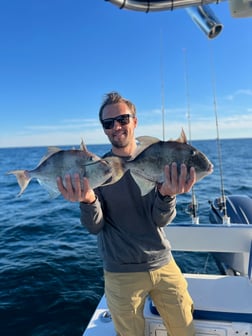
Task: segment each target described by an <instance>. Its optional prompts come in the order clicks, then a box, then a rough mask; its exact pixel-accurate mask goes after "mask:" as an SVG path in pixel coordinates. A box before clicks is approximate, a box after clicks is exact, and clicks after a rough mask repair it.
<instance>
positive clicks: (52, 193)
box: [37, 179, 60, 198]
mask: <svg viewBox="0 0 252 336" xmlns="http://www.w3.org/2000/svg"><path fill="white" fill-rule="evenodd" d="M37 180H38V182H39V184H40V185H41V186H42V187H43V188H44V189H45V190H46V191H47V192H48V194H49V196H50V198H56V197H58V196H59V195H60V192H59V190H57V189H53V188H51V187H50V185H48V184H46V183H44V182H43V181H41V180H40V179H37Z"/></svg>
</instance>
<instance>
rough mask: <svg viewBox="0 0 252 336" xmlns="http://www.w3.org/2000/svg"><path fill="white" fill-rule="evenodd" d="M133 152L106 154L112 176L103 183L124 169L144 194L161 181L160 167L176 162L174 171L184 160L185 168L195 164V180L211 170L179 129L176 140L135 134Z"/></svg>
mask: <svg viewBox="0 0 252 336" xmlns="http://www.w3.org/2000/svg"><path fill="white" fill-rule="evenodd" d="M137 141H138V143H139V145H138V148H137V150H136V152H135V153H134V154H133V156H132V157H131V159H130V160H126V161H125V160H124V161H123V160H121V159H120V158H117V157H113V156H111V157H106V158H105V160H107V161H108V162H109V163H110V164H111V166H112V167H113V174H112V179H111V181H110V182H109V183H107V184H112V183H115V182H116V181H118V180H119V179H120V178H121V177H122V176H123V175H124V173H125V172H126V171H127V170H130V173H131V175H132V177H133V178H134V180H135V182H136V183H137V184H138V186H139V188H140V190H141V194H142V195H145V194H147V193H148V192H149V191H150V190H152V189H153V188H154V187H155V186H156V185H157V184H158V183H162V182H163V181H164V167H165V165H170V164H171V163H172V162H176V163H177V166H178V172H180V165H181V164H182V163H184V164H186V166H187V168H188V177H189V170H190V168H191V167H194V168H195V172H196V180H197V181H199V180H201V179H202V178H204V177H205V176H207V175H209V174H211V173H212V172H213V164H212V163H211V162H210V161H209V159H208V158H207V157H206V156H205V155H204V154H203V153H202V152H200V151H199V150H197V149H196V148H194V147H193V146H191V145H190V144H188V143H187V139H186V135H185V133H184V131H183V130H182V132H181V135H180V137H179V138H178V139H177V140H176V141H161V140H159V139H157V138H153V137H148V136H144V137H139V138H137Z"/></svg>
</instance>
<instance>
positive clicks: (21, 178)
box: [6, 170, 32, 197]
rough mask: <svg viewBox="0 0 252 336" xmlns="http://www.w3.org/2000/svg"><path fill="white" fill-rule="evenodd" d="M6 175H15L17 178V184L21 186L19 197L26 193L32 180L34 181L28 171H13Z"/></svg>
mask: <svg viewBox="0 0 252 336" xmlns="http://www.w3.org/2000/svg"><path fill="white" fill-rule="evenodd" d="M6 174H8V175H9V174H13V175H15V176H16V178H17V182H18V184H19V186H20V192H19V193H18V195H17V196H18V197H19V196H21V195H22V193H23V192H24V191H25V189H26V188H27V186H28V184H29V182H30V180H31V179H32V178H31V176H30V175H29V172H28V171H27V170H12V171H9V172H7V173H6Z"/></svg>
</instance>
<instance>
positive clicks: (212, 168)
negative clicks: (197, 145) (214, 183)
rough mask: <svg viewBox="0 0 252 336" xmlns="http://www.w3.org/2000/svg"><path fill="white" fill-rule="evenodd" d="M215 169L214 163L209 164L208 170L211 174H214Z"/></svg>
mask: <svg viewBox="0 0 252 336" xmlns="http://www.w3.org/2000/svg"><path fill="white" fill-rule="evenodd" d="M213 171H214V165H213V164H212V163H210V164H209V166H208V169H207V172H208V173H209V174H212V172H213Z"/></svg>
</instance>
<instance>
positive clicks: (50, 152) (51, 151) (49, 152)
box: [38, 146, 62, 166]
mask: <svg viewBox="0 0 252 336" xmlns="http://www.w3.org/2000/svg"><path fill="white" fill-rule="evenodd" d="M60 151H62V149H60V148H59V147H55V146H50V147H48V148H47V153H46V154H45V155H44V156H43V157H42V159H41V160H40V161H39V164H38V166H39V165H41V164H42V163H43V162H44V161H46V160H47V159H49V157H50V156H52V155H53V154H55V153H58V152H60Z"/></svg>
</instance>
